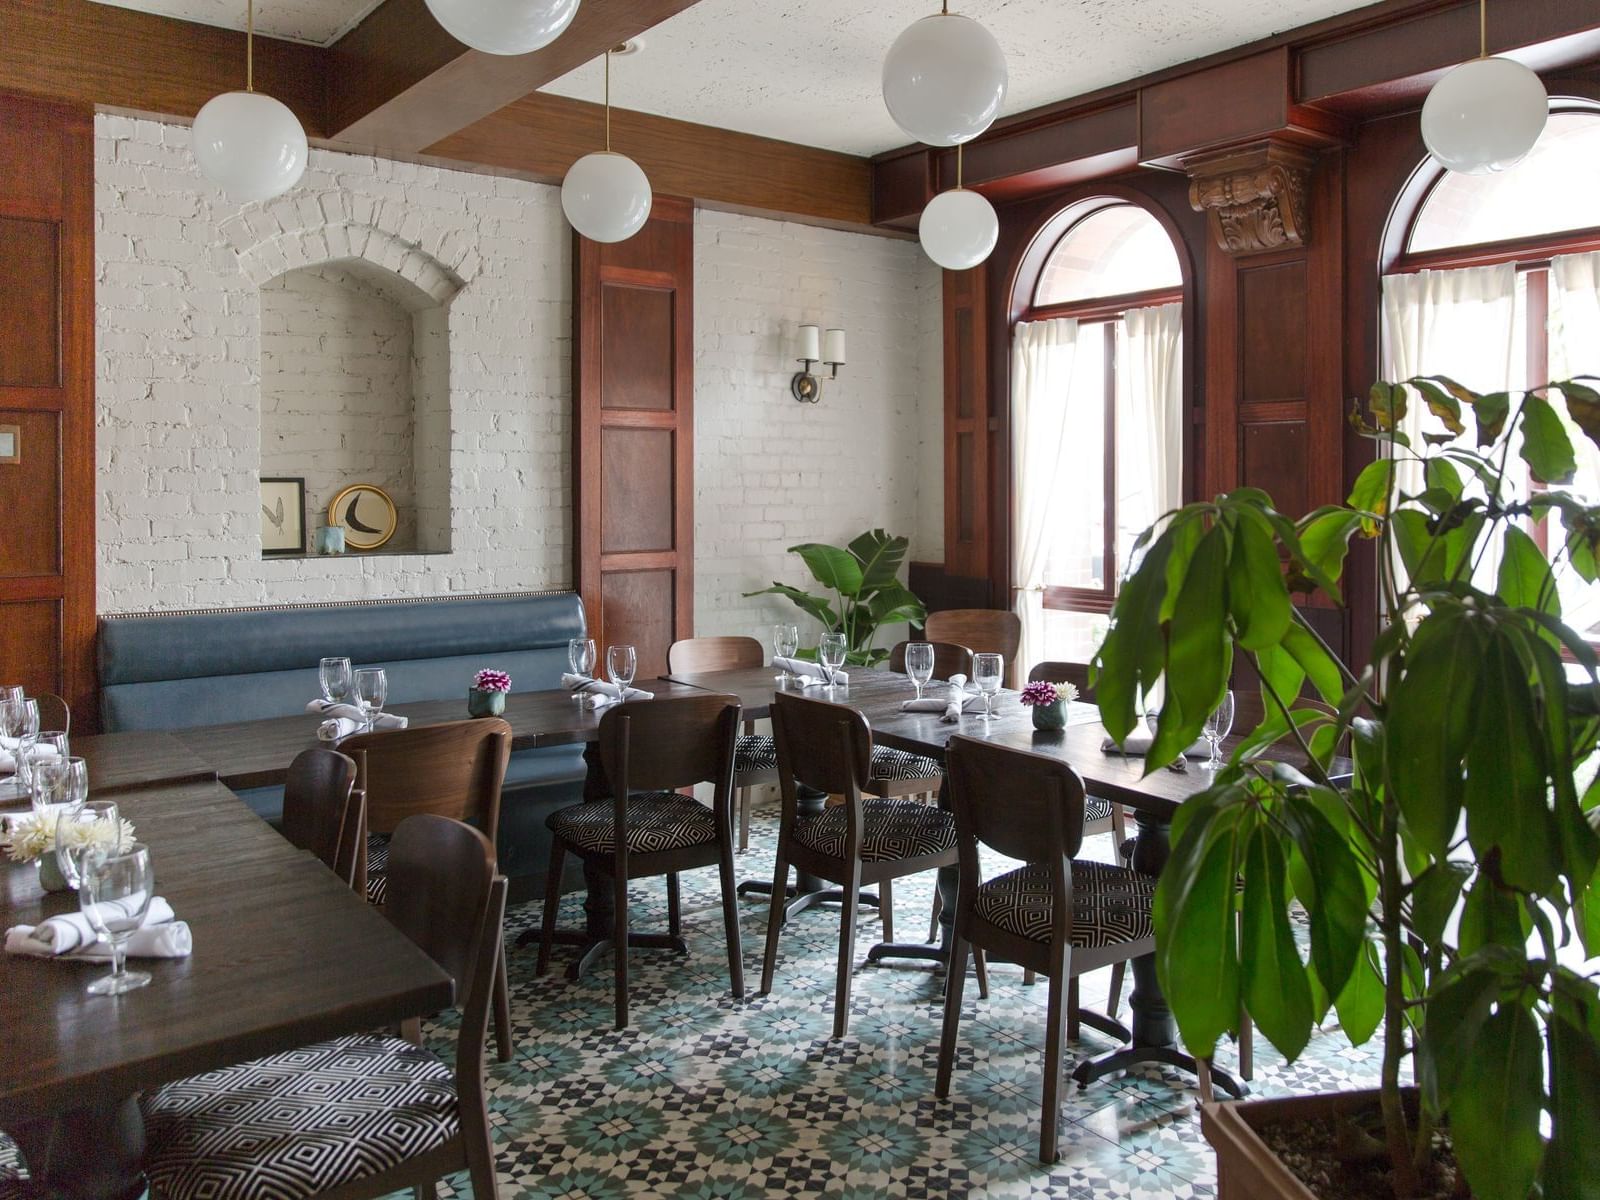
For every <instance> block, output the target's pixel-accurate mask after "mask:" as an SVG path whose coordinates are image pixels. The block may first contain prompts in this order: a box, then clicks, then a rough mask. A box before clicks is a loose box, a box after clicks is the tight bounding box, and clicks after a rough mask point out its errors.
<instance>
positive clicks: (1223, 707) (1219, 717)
mask: <svg viewBox="0 0 1600 1200" xmlns="http://www.w3.org/2000/svg"><path fill="white" fill-rule="evenodd" d="M1232 731H1233V693H1232V692H1224V693H1223V694H1222V703H1221V704H1219V705H1217V707H1216V711H1215V712H1213V713H1212V714H1211V715H1210V716H1209V717H1207V718H1206V724H1205V729H1204V733H1205V739H1206V745H1208V746H1210V747H1211V757H1210V758H1208V759H1206V770H1208V771H1215V770H1216V769H1217V768H1218V767H1220V766H1221V765H1222V739H1223V738H1225V737H1227V736H1228V734H1229V733H1231V732H1232Z"/></svg>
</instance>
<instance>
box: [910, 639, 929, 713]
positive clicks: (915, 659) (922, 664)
mask: <svg viewBox="0 0 1600 1200" xmlns="http://www.w3.org/2000/svg"><path fill="white" fill-rule="evenodd" d="M906 674H907V675H909V676H911V682H912V684H913V686H915V687H916V689H917V699H918V700H921V699H922V689H923V687H924V686H925V685H926V684H927V682H928V680H930V679H932V678H933V643H932V642H912V643H911V644H910V645H908V646H907V647H906Z"/></svg>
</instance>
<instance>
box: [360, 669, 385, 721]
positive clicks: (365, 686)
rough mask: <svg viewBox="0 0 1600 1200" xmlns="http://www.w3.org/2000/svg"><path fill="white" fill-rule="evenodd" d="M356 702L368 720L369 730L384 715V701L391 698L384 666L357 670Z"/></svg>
mask: <svg viewBox="0 0 1600 1200" xmlns="http://www.w3.org/2000/svg"><path fill="white" fill-rule="evenodd" d="M355 679H356V703H357V704H359V705H360V706H361V715H362V716H363V718H365V720H366V727H367V729H368V731H371V730H372V728H373V727H374V726H375V725H376V723H377V720H378V718H379V717H381V716H382V715H383V705H384V702H385V701H386V700H387V699H388V698H389V677H388V675H386V674H385V673H384V670H383V668H382V667H362V668H361V669H360V670H358V671H357V672H356V676H355Z"/></svg>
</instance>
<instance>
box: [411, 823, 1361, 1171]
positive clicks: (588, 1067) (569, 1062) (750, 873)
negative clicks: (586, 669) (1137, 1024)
mask: <svg viewBox="0 0 1600 1200" xmlns="http://www.w3.org/2000/svg"><path fill="white" fill-rule="evenodd" d="M776 837H777V825H776V820H775V814H772V813H763V812H762V811H760V810H759V809H758V811H757V813H756V819H755V822H754V829H753V831H752V837H751V848H750V850H749V851H748V852H747V853H745V854H743V855H741V856H740V858H739V863H738V866H739V874H740V876H741V877H744V878H760V877H765V878H769V879H770V877H771V876H770V872H771V863H772V857H773V848H774V846H775V844H776ZM1110 855H1111V843H1110V839H1109V838H1108V837H1105V838H1097V839H1092V840H1091V841H1090V842H1089V843H1087V844H1086V845H1085V851H1084V856H1085V857H1092V858H1101V859H1105V860H1108V861H1109V859H1110ZM999 862H1003V860H997V863H996V865H998V864H999ZM986 869H987V868H986ZM1002 869H1003V868H1002ZM933 881H934V876H933V874H932V872H929V873H926V874H924V875H921V876H917V877H915V878H913V879H909V880H897V881H896V883H895V889H894V899H895V916H896V923H897V929H896V933H897V935H898V936H899V937H901V938H902V939H903V938H906V937H907V936H908V935H912V933H913V931H918V932H920V933H926V932H927V920H928V914H929V905H930V902H931V897H932V891H933ZM632 897H633V899H632V902H631V905H632V910H633V927H634V929H635V930H645V931H648V930H652V929H656V930H664V929H665V927H666V889H665V886H664V881H662V880H660V879H654V880H644V881H641V882H640V883H639V884H637V885H636V886H635V887H634V889H633V893H632ZM719 903H720V901H719V891H718V887H717V876H716V872H715V870H714V869H712V870H705V871H698V872H694V873H691V874H686V875H685V876H684V877H683V912H684V926H685V929H684V932H685V935H686V936H687V938H688V941H689V947H690V949H689V953H688V955H687V956H683V955H678V954H675V953H673V952H671V951H665V950H635V951H633V952H632V954H631V956H630V960H629V962H630V972H631V977H632V993H631V994H632V1022H633V1023H632V1027H631V1028H629V1029H627V1030H625V1031H623V1032H620V1033H619V1032H616V1031H615V1030H614V1029H613V1028H612V1025H613V1019H612V1018H613V1009H612V976H611V960H610V958H609V957H605V958H603V959H602V960H601V961H600V962H599V963H598V964H597V969H595V970H593V971H591V972H590V974H589V975H588V976H587V977H586V978H584V979H583V980H581V981H579V982H570V981H569V980H568V979H567V978H566V972H565V968H566V966H567V963H568V962H569V961H570V956H571V954H572V953H573V951H572V950H571V949H569V948H564V947H557V950H556V954H555V958H554V962H553V965H552V969H551V971H550V973H549V974H548V975H547V976H546V977H544V978H539V977H537V976H535V974H534V962H535V958H536V953H537V952H536V949H535V948H534V947H532V946H530V947H528V948H526V949H523V950H512V951H511V952H510V979H511V988H512V992H511V1011H512V1021H513V1025H514V1032H515V1040H516V1053H515V1057H514V1059H513V1061H512V1062H510V1063H506V1064H499V1063H495V1062H491V1064H490V1072H489V1075H490V1078H489V1110H490V1112H489V1115H490V1121H491V1125H492V1128H493V1134H494V1139H495V1150H496V1156H497V1163H498V1167H499V1173H500V1195H501V1196H502V1198H503V1200H613V1198H620V1197H655V1196H684V1197H706V1198H710V1197H756V1196H790V1197H863V1198H865V1197H944V1196H951V1197H963V1196H1052V1197H1073V1198H1078V1197H1084V1198H1088V1197H1091V1196H1093V1197H1135V1198H1145V1197H1149V1198H1154V1197H1177V1198H1180V1200H1182V1198H1186V1197H1199V1196H1213V1195H1215V1194H1216V1175H1215V1167H1214V1163H1213V1159H1212V1155H1211V1152H1210V1149H1209V1148H1208V1147H1207V1145H1206V1143H1205V1141H1204V1140H1203V1139H1202V1137H1201V1135H1200V1124H1199V1118H1198V1115H1197V1110H1196V1097H1195V1088H1194V1080H1193V1078H1192V1077H1189V1076H1185V1075H1183V1074H1181V1073H1179V1072H1176V1071H1172V1070H1168V1069H1165V1068H1159V1067H1149V1068H1146V1069H1143V1070H1138V1071H1135V1072H1131V1073H1128V1074H1124V1075H1114V1076H1111V1077H1109V1078H1106V1079H1102V1080H1099V1081H1097V1082H1096V1083H1094V1084H1093V1085H1092V1086H1090V1087H1089V1088H1087V1089H1082V1088H1079V1087H1078V1086H1077V1085H1076V1084H1075V1083H1069V1084H1068V1087H1067V1092H1066V1097H1065V1104H1064V1110H1065V1111H1064V1116H1063V1121H1064V1123H1065V1124H1064V1128H1063V1130H1062V1136H1061V1160H1060V1161H1059V1162H1058V1163H1057V1164H1056V1165H1055V1166H1053V1167H1048V1168H1047V1167H1044V1166H1041V1165H1040V1164H1039V1162H1038V1159H1037V1153H1038V1140H1039V1139H1038V1120H1039V1098H1040V1081H1041V1075H1042V1071H1041V1059H1042V1057H1043V1055H1042V1047H1043V1045H1044V1006H1045V1001H1046V996H1047V992H1048V984H1047V983H1046V982H1045V981H1044V980H1040V981H1039V983H1037V984H1036V985H1033V986H1025V985H1024V984H1023V982H1022V972H1021V970H1020V969H1019V968H1017V967H1014V966H1010V965H1006V964H995V965H993V966H992V967H991V968H990V976H991V992H990V997H989V999H988V1000H986V1001H984V1000H979V999H978V998H977V988H976V986H975V984H973V983H971V982H969V984H968V987H967V989H966V996H965V999H966V1007H965V1011H964V1013H963V1016H962V1022H961V1038H960V1048H959V1051H958V1056H957V1061H956V1073H955V1078H954V1081H953V1084H952V1089H951V1096H950V1098H949V1099H948V1100H945V1101H941V1100H938V1099H936V1098H935V1097H934V1094H933V1083H934V1072H935V1068H936V1066H937V1062H938V1051H939V1022H940V1014H941V1012H942V1005H941V1000H940V996H941V979H940V977H938V976H936V975H935V973H934V971H933V970H932V969H931V967H930V966H929V965H928V964H913V963H909V962H900V963H894V964H884V965H879V966H865V965H861V966H858V968H857V971H856V975H855V983H854V987H853V991H852V998H851V1014H850V1032H849V1035H848V1036H847V1037H845V1038H843V1039H841V1040H838V1041H834V1040H831V1038H830V1036H829V1035H830V1033H831V1032H832V1021H833V1016H832V1013H833V988H834V970H835V963H836V959H837V954H838V945H839V940H838V939H839V915H838V910H837V908H834V907H825V908H820V909H813V910H811V911H810V912H807V913H803V914H801V915H800V916H798V917H796V918H795V919H794V920H793V921H791V922H790V923H789V925H788V926H787V927H786V928H785V930H784V932H783V937H782V941H781V943H780V951H779V958H778V970H777V975H776V978H775V979H774V982H773V988H772V992H771V994H770V995H768V996H757V995H756V994H755V992H756V989H757V988H758V987H759V984H760V964H761V950H762V945H763V938H764V935H765V930H766V914H767V901H766V899H765V897H757V896H751V897H747V898H746V899H744V900H743V901H742V902H741V905H742V909H743V918H742V923H741V925H742V933H743V939H744V963H745V979H746V981H747V985H748V988H749V997H748V998H747V999H746V1000H744V1001H742V1002H741V1001H737V1000H735V999H733V997H732V994H731V992H730V990H729V986H728V974H727V958H726V955H725V952H724V947H723V937H722V918H721V913H720V908H719ZM581 904H582V896H581V895H573V896H568V897H566V898H565V899H564V900H563V902H562V906H561V916H562V924H563V925H564V926H569V927H571V926H576V925H577V924H579V921H580V918H581ZM541 909H542V905H541V904H540V903H537V902H535V903H530V904H525V905H522V906H519V907H516V908H514V909H513V910H512V911H511V913H510V914H509V916H508V920H507V938H508V941H514V940H515V937H516V935H517V934H518V933H520V932H521V931H522V929H524V928H526V927H528V926H536V925H537V924H538V922H539V920H540V914H541ZM867 911H868V912H869V913H870V912H871V910H867ZM878 933H879V925H878V919H877V917H876V915H875V914H874V915H869V916H867V917H866V919H865V920H864V922H863V923H862V926H861V928H860V930H859V932H858V941H857V957H858V960H861V959H864V958H865V954H866V949H867V947H868V946H870V945H871V944H872V943H873V942H875V941H877V940H879V939H878ZM1108 979H1109V972H1108V971H1099V972H1096V973H1094V974H1091V975H1088V976H1085V977H1084V979H1083V984H1082V986H1083V998H1084V1002H1085V1003H1086V1004H1087V1005H1089V1006H1091V1007H1101V1006H1103V1003H1104V999H1105V992H1106V987H1107V983H1108ZM1121 1016H1122V1019H1123V1020H1124V1021H1126V1020H1127V1016H1128V1007H1127V1000H1126V994H1125V996H1124V999H1123V1002H1122V1010H1121ZM430 1035H431V1036H432V1037H435V1038H437V1039H438V1046H439V1048H440V1050H441V1051H443V1052H448V1051H449V1048H450V1047H451V1046H452V1045H453V1036H452V1031H450V1030H448V1029H447V1028H446V1024H445V1023H441V1024H439V1025H436V1026H433V1027H431V1029H430ZM1110 1046H1111V1043H1110V1040H1109V1039H1108V1038H1105V1037H1103V1036H1101V1035H1099V1034H1097V1033H1095V1032H1093V1031H1091V1030H1088V1029H1087V1028H1086V1029H1085V1030H1084V1032H1083V1035H1082V1040H1081V1041H1080V1042H1076V1043H1070V1044H1069V1045H1068V1053H1069V1055H1070V1056H1071V1057H1072V1058H1073V1059H1074V1060H1076V1059H1079V1058H1082V1057H1084V1056H1087V1055H1093V1054H1096V1053H1099V1052H1101V1051H1103V1050H1106V1049H1109V1048H1110ZM1219 1061H1220V1062H1221V1063H1222V1065H1224V1066H1231V1065H1232V1063H1233V1061H1234V1059H1233V1048H1232V1047H1231V1046H1229V1047H1225V1048H1224V1049H1223V1050H1222V1051H1221V1052H1220V1053H1219ZM1069 1070H1070V1067H1069ZM1377 1072H1378V1058H1377V1053H1376V1043H1369V1044H1368V1046H1367V1047H1366V1048H1364V1049H1352V1048H1351V1047H1350V1046H1349V1044H1348V1043H1347V1042H1346V1041H1345V1039H1344V1038H1343V1037H1342V1036H1341V1035H1340V1034H1339V1033H1338V1031H1337V1030H1336V1029H1334V1028H1333V1027H1332V1025H1331V1022H1330V1025H1329V1028H1328V1029H1327V1030H1326V1031H1325V1032H1321V1033H1319V1034H1318V1035H1317V1036H1315V1037H1314V1038H1313V1039H1312V1042H1311V1045H1310V1046H1309V1047H1308V1048H1307V1050H1306V1051H1305V1052H1304V1053H1303V1054H1302V1055H1301V1057H1300V1059H1299V1061H1298V1062H1296V1063H1295V1064H1293V1065H1292V1066H1290V1065H1286V1064H1285V1063H1284V1061H1283V1059H1282V1057H1281V1056H1280V1055H1279V1054H1278V1053H1277V1052H1276V1051H1275V1050H1274V1049H1273V1048H1272V1046H1270V1045H1269V1044H1267V1043H1266V1042H1265V1040H1264V1039H1262V1038H1260V1037H1257V1039H1256V1074H1255V1081H1254V1083H1253V1084H1252V1085H1251V1087H1252V1093H1253V1094H1254V1095H1257V1096H1269V1095H1282V1094H1286V1093H1290V1092H1309V1091H1325V1090H1330V1089H1334V1088H1341V1087H1346V1086H1350V1085H1352V1084H1356V1083H1369V1082H1372V1081H1374V1080H1375V1079H1376V1077H1377ZM450 1185H453V1186H454V1188H455V1191H454V1192H452V1191H451V1186H450ZM441 1194H442V1195H446V1196H449V1195H452V1194H453V1195H461V1196H465V1195H468V1194H470V1189H469V1188H468V1185H467V1183H466V1180H465V1176H461V1177H458V1178H456V1179H454V1180H451V1181H449V1185H447V1186H446V1187H445V1188H444V1189H443V1190H442V1192H441Z"/></svg>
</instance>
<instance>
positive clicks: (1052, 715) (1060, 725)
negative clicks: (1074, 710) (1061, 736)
mask: <svg viewBox="0 0 1600 1200" xmlns="http://www.w3.org/2000/svg"><path fill="white" fill-rule="evenodd" d="M1033 727H1034V728H1035V729H1065V728H1066V727H1067V703H1066V701H1065V700H1057V701H1056V702H1055V703H1054V704H1035V705H1034V706H1033Z"/></svg>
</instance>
